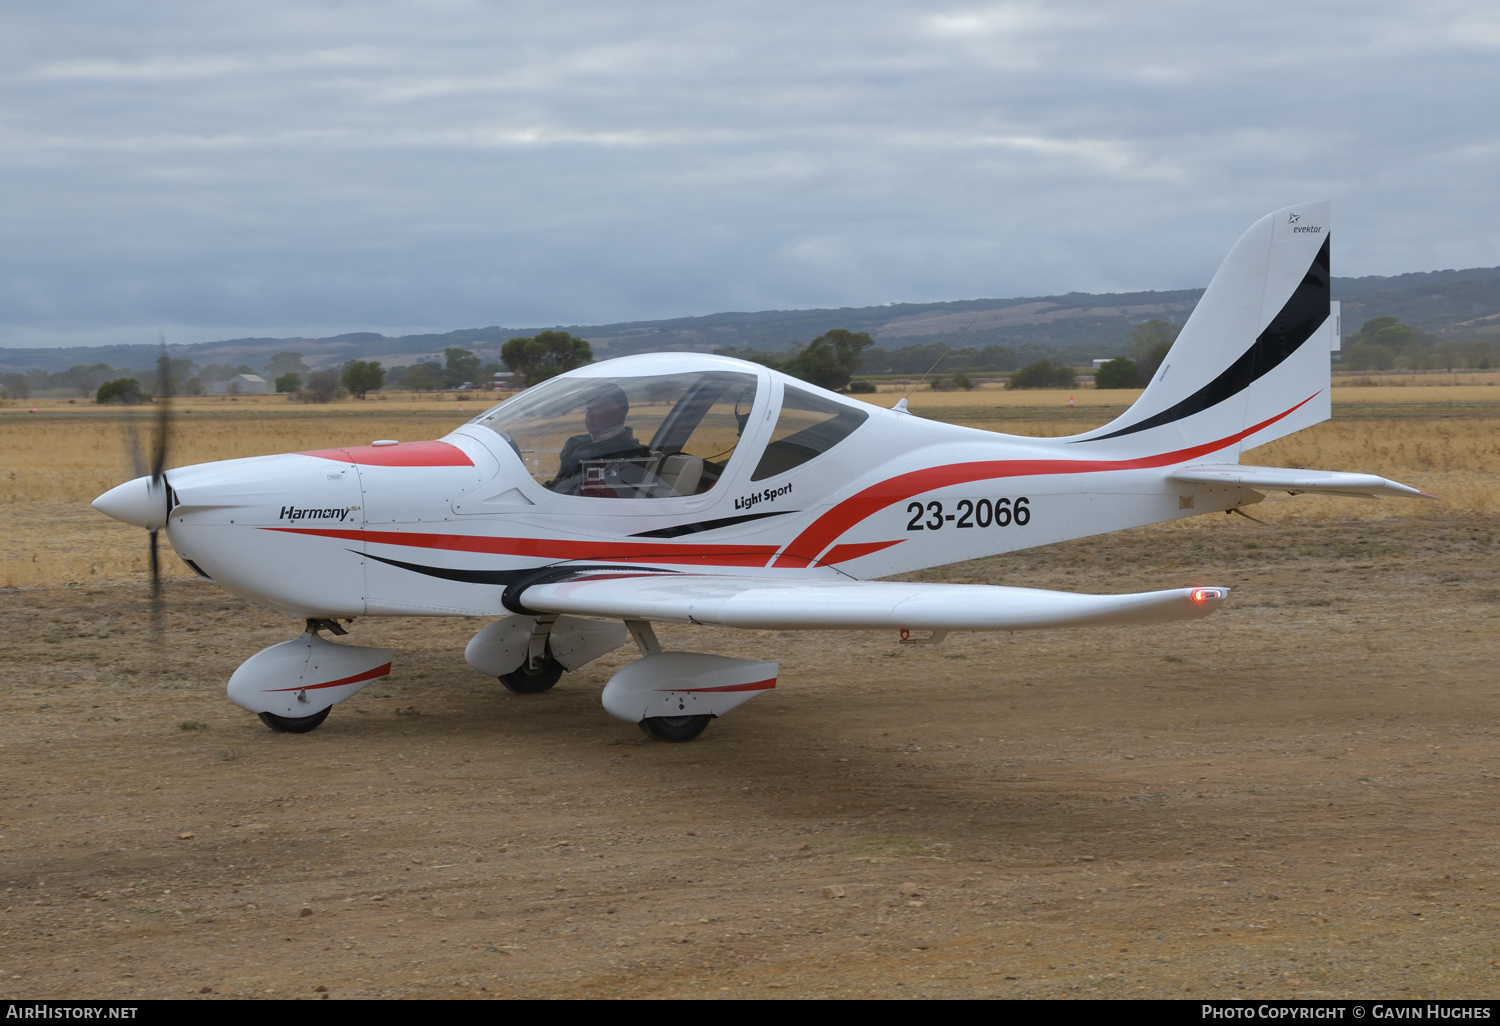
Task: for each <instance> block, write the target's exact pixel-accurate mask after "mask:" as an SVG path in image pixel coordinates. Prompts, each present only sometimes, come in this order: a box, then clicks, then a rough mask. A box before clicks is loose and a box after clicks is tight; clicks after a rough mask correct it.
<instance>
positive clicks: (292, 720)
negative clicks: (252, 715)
mask: <svg viewBox="0 0 1500 1026" xmlns="http://www.w3.org/2000/svg"><path fill="white" fill-rule="evenodd" d="M332 708H333V706H331V705H330V706H329V707H328V708H327V709H324V710H322V711H321V712H315V713H313V714H312V715H311V716H277V715H276V714H275V713H268V712H263V713H261V714H260V722H262V723H264V724H265V725H266V726H268V727H270V728H271V729H272V730H274V731H276V733H278V734H306V733H307V732H308V731H310V730H317V729H318V727H319V726H320V725H321V724H322V722H323V721H324V720H326V719H328V713H329V710H331V709H332Z"/></svg>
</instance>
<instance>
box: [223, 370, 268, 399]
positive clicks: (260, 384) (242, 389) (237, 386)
mask: <svg viewBox="0 0 1500 1026" xmlns="http://www.w3.org/2000/svg"><path fill="white" fill-rule="evenodd" d="M212 391H213V392H214V394H216V395H269V394H270V393H271V383H270V382H269V381H267V380H266V379H265V378H263V377H261V376H260V375H259V374H236V375H235V376H234V377H232V378H230V379H229V380H228V381H219V382H215V384H214V385H213V388H212Z"/></svg>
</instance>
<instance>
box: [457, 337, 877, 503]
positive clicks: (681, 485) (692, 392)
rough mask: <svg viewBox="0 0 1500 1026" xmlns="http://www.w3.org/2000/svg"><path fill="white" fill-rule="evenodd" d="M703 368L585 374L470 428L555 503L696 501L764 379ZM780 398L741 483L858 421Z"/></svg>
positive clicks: (790, 389)
mask: <svg viewBox="0 0 1500 1026" xmlns="http://www.w3.org/2000/svg"><path fill="white" fill-rule="evenodd" d="M632 359H633V360H646V359H649V358H647V357H635V358H632ZM620 362H621V363H622V364H623V363H625V361H623V360H622V361H620ZM653 362H655V361H653ZM715 362H716V363H718V364H719V366H717V367H715V368H714V369H699V370H687V371H679V372H676V373H665V374H636V375H631V374H617V375H612V376H606V375H601V374H599V373H598V371H599V370H600V369H602V368H599V367H594V368H590V371H593V373H581V374H580V373H575V374H568V375H563V376H560V377H556V378H552V379H551V380H548V381H544V382H542V383H541V384H539V385H536V386H535V387H533V388H530V389H527V390H526V391H525V392H522V393H521V394H520V395H517V396H514V397H513V398H511V399H509V400H507V401H506V402H503V403H501V404H500V405H499V406H496V407H494V408H493V409H491V410H487V411H486V412H485V413H482V414H480V415H479V416H478V417H476V418H475V419H474V420H473V421H471V422H470V423H472V424H476V425H479V426H483V427H486V428H489V429H490V430H492V431H494V432H495V433H497V434H498V435H499V436H500V437H501V438H502V439H504V440H505V441H506V442H507V443H508V444H509V445H510V447H511V448H512V449H513V450H515V453H516V455H517V456H518V457H520V459H521V462H522V463H523V464H524V465H525V467H526V469H527V471H528V472H529V473H530V474H531V476H532V477H533V478H535V479H536V481H537V482H538V483H539V484H541V485H542V486H543V487H546V488H549V489H551V490H552V491H554V492H558V493H559V494H565V495H580V496H586V497H593V498H623V499H651V498H658V499H659V498H668V497H672V496H687V495H700V494H702V493H704V492H707V491H709V490H710V489H712V488H713V487H714V485H715V484H717V483H718V481H719V479H720V478H721V477H722V476H723V475H724V474H725V472H726V470H727V469H728V467H729V464H730V460H731V458H732V457H733V456H734V454H735V452H736V450H737V449H738V447H739V446H740V443H741V441H742V439H743V437H744V436H745V435H746V433H747V431H749V433H750V434H752V435H755V434H760V433H761V432H757V431H753V430H750V420H751V417H750V415H751V412H752V410H753V409H754V408H755V405H756V398H757V396H758V394H759V393H760V391H761V383H762V376H763V375H764V373H765V372H763V371H759V370H758V369H754V368H747V369H745V370H737V369H731V368H733V367H734V366H735V365H734V364H732V363H729V361H715ZM726 364H727V365H728V366H725V365H726ZM655 365H656V366H657V367H660V366H661V364H660V363H659V362H658V363H656V364H655ZM739 366H745V365H743V364H740V365H739ZM621 369H622V370H623V369H624V368H623V367H622V368H621ZM773 383H774V382H773ZM780 391H781V392H782V401H781V412H780V416H779V417H778V419H777V422H776V425H775V427H774V428H773V430H772V432H771V434H770V436H769V437H766V438H763V439H762V440H761V441H759V442H758V443H757V445H758V447H760V451H759V452H757V453H755V454H753V455H754V457H755V462H754V464H753V466H754V470H753V471H752V472H751V474H750V479H751V480H752V481H761V480H764V479H766V478H769V477H773V476H776V475H779V474H783V473H786V472H787V471H789V470H791V469H793V468H795V467H798V466H800V465H802V464H803V463H806V462H809V461H810V460H813V459H816V458H817V457H818V456H821V455H822V454H823V453H825V452H827V451H828V450H829V449H831V448H832V447H833V446H835V445H837V444H838V443H839V442H841V441H843V439H844V438H846V437H848V435H849V434H850V433H852V432H853V431H854V430H855V429H856V428H858V427H859V426H860V425H861V424H863V423H864V422H865V420H866V419H867V418H868V416H869V414H868V412H866V411H865V410H864V409H862V408H861V404H858V403H847V402H839V401H836V400H833V399H831V398H825V397H823V396H821V395H818V394H816V393H814V392H812V391H808V390H806V389H802V388H798V387H797V386H795V385H793V384H791V383H790V382H787V383H786V384H784V385H783V386H782V388H781V389H780ZM773 398H774V396H773Z"/></svg>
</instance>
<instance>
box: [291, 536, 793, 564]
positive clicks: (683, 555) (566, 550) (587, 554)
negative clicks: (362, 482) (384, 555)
mask: <svg viewBox="0 0 1500 1026" xmlns="http://www.w3.org/2000/svg"><path fill="white" fill-rule="evenodd" d="M265 530H267V531H282V532H285V533H287V534H306V535H314V536H316V537H320V538H343V539H345V540H348V541H363V542H368V543H371V544H376V545H404V546H408V547H410V548H417V549H445V550H448V551H452V552H483V553H486V554H489V555H496V556H530V557H532V558H534V559H587V560H604V559H608V560H615V561H617V562H622V563H630V562H642V563H686V564H691V565H694V566H703V565H706V566H765V565H766V561H767V560H769V559H770V558H771V556H772V555H774V554H775V552H776V548H777V547H776V546H775V545H673V544H671V543H663V542H617V541H598V542H590V541H569V540H565V539H557V538H485V537H479V536H474V535H454V534H424V533H418V532H414V531H413V532H407V531H348V530H339V529H335V528H319V527H268V528H265Z"/></svg>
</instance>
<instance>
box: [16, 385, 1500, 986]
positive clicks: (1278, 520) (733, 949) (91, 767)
mask: <svg viewBox="0 0 1500 1026" xmlns="http://www.w3.org/2000/svg"><path fill="white" fill-rule="evenodd" d="M1472 387H1473V388H1474V389H1476V394H1468V393H1467V392H1466V391H1465V390H1464V389H1463V388H1461V387H1457V386H1455V387H1452V388H1450V389H1449V390H1448V392H1447V394H1448V395H1450V396H1452V397H1453V398H1452V399H1451V401H1450V400H1449V399H1435V400H1410V399H1409V398H1402V399H1396V400H1391V401H1384V399H1383V397H1384V396H1387V395H1394V394H1397V393H1402V394H1403V395H1405V396H1407V397H1409V396H1410V395H1412V394H1413V393H1415V392H1416V390H1415V389H1411V388H1407V389H1401V388H1381V389H1372V390H1371V391H1379V392H1381V393H1382V398H1381V399H1376V400H1370V399H1367V398H1365V397H1363V396H1361V397H1360V398H1358V400H1357V401H1353V402H1345V401H1343V397H1342V396H1341V394H1340V392H1341V391H1342V390H1336V391H1335V400H1336V412H1335V417H1334V419H1333V420H1332V421H1330V422H1328V423H1327V424H1323V425H1320V426H1318V427H1317V428H1314V429H1311V430H1308V431H1305V432H1302V433H1300V434H1298V435H1295V436H1292V437H1291V438H1288V439H1284V440H1281V441H1278V442H1276V443H1274V444H1272V445H1270V446H1266V447H1265V449H1264V451H1260V452H1255V453H1252V454H1250V455H1249V456H1248V457H1247V460H1246V462H1252V461H1257V462H1262V463H1266V464H1272V465H1281V464H1290V465H1308V466H1317V467H1327V468H1333V469H1348V470H1361V471H1371V472H1375V473H1380V474H1385V475H1387V476H1391V477H1394V478H1396V479H1397V480H1401V481H1404V482H1406V483H1409V484H1414V485H1418V486H1421V487H1424V488H1427V489H1428V490H1429V491H1434V492H1436V493H1438V494H1440V495H1443V496H1444V498H1445V500H1446V501H1444V502H1441V503H1437V502H1424V503H1416V502H1394V501H1383V502H1357V501H1353V500H1347V501H1342V502H1340V501H1338V500H1333V499H1326V500H1314V499H1310V498H1308V497H1298V498H1289V497H1282V498H1280V499H1268V500H1267V501H1266V502H1265V503H1262V504H1260V505H1259V506H1257V507H1255V508H1253V509H1251V510H1250V512H1251V513H1252V514H1254V515H1255V516H1257V517H1259V518H1260V519H1261V520H1263V521H1264V523H1262V524H1257V523H1253V522H1251V521H1247V520H1245V519H1242V518H1239V517H1225V516H1217V517H1199V518H1195V519H1193V520H1188V521H1183V522H1181V523H1179V524H1175V525H1170V526H1163V527H1158V528H1148V529H1142V530H1138V531H1128V532H1122V533H1120V534H1117V535H1111V536H1107V537H1103V538H1097V539H1085V540H1082V541H1078V542H1070V543H1065V544H1060V545H1053V546H1048V547H1045V548H1042V549H1037V550H1032V551H1028V552H1022V553H1016V554H1013V555H1011V556H1007V557H998V558H995V559H989V560H982V561H978V562H974V563H969V564H963V565H960V566H956V567H949V568H943V569H941V570H936V571H932V572H929V573H925V574H923V575H920V576H922V577H924V578H927V579H933V580H972V581H987V582H995V583H1007V584H1016V585H1024V586H1034V587H1051V588H1061V589H1073V590H1100V591H1113V590H1121V591H1124V590H1135V589H1144V588H1161V587H1173V586H1180V585H1188V584H1197V583H1212V584H1224V585H1228V586H1230V587H1232V588H1233V589H1234V592H1233V595H1232V596H1231V599H1230V601H1229V603H1228V604H1227V606H1226V608H1225V609H1224V610H1223V611H1221V612H1220V613H1218V614H1217V615H1215V616H1214V617H1212V618H1210V619H1208V620H1205V621H1202V622H1200V623H1193V624H1184V625H1171V626H1163V627H1157V628H1149V629H1137V630H1128V629H1097V630H1085V631H1070V632H1044V633H1037V634H1029V635H1027V634H1023V635H1017V636H1014V637H1011V636H988V635H971V636H955V637H952V638H950V639H949V640H948V641H947V642H945V643H944V644H943V645H940V646H930V647H901V646H898V645H897V644H895V640H894V639H893V638H891V637H887V636H883V635H867V634H797V633H790V632H788V633H773V632H729V631H706V630H698V631H694V630H691V629H686V628H682V629H669V630H664V631H662V636H663V640H664V641H665V642H666V644H667V646H668V647H669V648H685V649H689V650H700V651H713V652H720V653H723V654H728V655H739V656H744V657H753V658H766V659H775V660H779V661H780V662H781V664H782V669H781V680H780V683H779V686H778V687H777V689H776V690H775V691H774V692H772V693H770V694H768V695H766V696H763V697H761V698H759V699H757V700H756V701H754V702H751V703H750V704H748V705H747V706H745V707H744V708H743V709H742V710H739V711H737V712H736V713H735V714H734V715H733V716H731V717H726V718H725V719H724V720H723V721H720V722H717V723H715V724H714V725H713V726H712V727H710V729H709V730H708V732H707V733H706V734H705V735H704V737H703V738H701V739H700V740H699V741H697V742H694V743H692V744H689V745H661V744H654V743H648V742H647V741H645V739H644V738H642V737H641V736H640V734H639V733H638V732H637V731H635V730H634V729H633V728H631V727H629V726H628V725H625V724H620V723H618V722H615V721H613V720H611V719H610V718H609V717H608V716H607V714H605V713H604V712H603V710H602V709H601V708H600V707H599V691H600V689H601V688H602V687H603V685H604V683H605V681H606V680H608V678H609V676H610V675H611V674H612V673H613V672H614V671H615V670H617V669H618V668H619V667H620V666H621V665H623V664H624V663H625V662H626V661H627V660H628V659H630V658H633V657H632V656H631V654H630V653H628V652H625V651H623V650H622V651H620V652H616V653H613V654H612V655H610V656H608V657H606V658H604V659H602V660H600V661H599V662H597V663H595V664H592V665H590V666H588V667H586V668H584V669H583V670H582V671H580V672H579V673H576V674H571V675H569V676H567V677H565V678H564V680H563V681H562V683H561V684H559V685H558V687H557V688H556V689H554V690H553V691H551V692H548V693H546V694H544V695H538V696H518V695H512V694H509V693H507V692H505V691H503V690H502V689H500V688H499V686H498V685H497V684H496V683H495V682H494V681H491V680H488V679H486V678H482V677H479V676H477V675H476V674H474V673H473V672H472V671H471V670H469V669H468V668H467V666H465V665H464V663H463V659H462V651H463V646H464V644H465V642H466V641H467V640H468V638H469V637H470V636H471V635H472V634H473V632H474V631H475V630H477V629H478V627H479V626H480V625H479V624H477V623H474V622H472V621H464V620H449V619H423V620H420V621H400V620H389V621H360V622H358V623H357V624H356V625H355V627H354V637H353V639H352V640H354V641H356V642H357V643H360V644H374V645H389V646H391V647H393V648H395V649H396V650H397V655H396V662H395V671H394V672H393V674H392V675H391V676H390V677H389V678H386V679H385V680H382V681H380V682H379V683H378V684H377V685H376V686H372V687H371V688H369V689H368V690H367V691H366V692H364V693H362V694H361V695H359V696H357V697H356V698H355V699H353V700H351V701H350V702H348V703H346V704H345V705H342V706H340V707H339V708H337V709H336V710H335V712H334V715H333V716H332V717H331V718H330V720H329V721H328V723H327V724H325V725H324V726H323V727H321V728H320V729H319V730H318V731H316V732H314V733H312V734H309V735H305V736H288V735H277V734H272V733H271V732H269V731H267V730H265V728H263V727H262V726H261V725H260V724H259V723H258V722H257V721H256V720H255V719H254V718H253V717H250V716H249V715H248V714H245V713H243V712H242V711H241V710H239V709H237V708H235V707H233V706H232V705H230V704H229V703H228V701H227V700H226V699H225V698H224V693H223V686H224V682H225V681H226V680H227V679H228V677H229V675H230V673H232V672H233V670H234V668H235V666H236V665H238V664H239V662H240V661H242V660H243V659H244V658H245V657H247V656H248V655H250V654H251V653H253V652H255V651H256V650H258V649H259V648H261V647H263V646H265V645H269V644H273V643H275V642H278V641H283V640H286V639H287V638H289V637H291V636H292V635H293V634H294V633H295V632H296V631H297V630H298V629H299V626H298V625H295V624H290V623H288V622H286V621H285V620H284V619H282V618H280V617H278V616H276V615H274V614H271V613H269V612H267V611H264V610H260V609H257V608H255V607H253V606H251V605H249V604H247V603H244V602H242V601H239V600H237V599H233V598H230V597H228V596H226V595H224V594H223V593H222V592H219V591H218V590H217V589H215V588H214V587H213V586H212V585H208V584H205V583H203V582H201V581H198V580H195V579H182V580H174V581H172V582H171V583H170V584H169V587H168V588H167V617H166V630H165V633H164V638H165V643H164V645H163V646H162V647H161V648H160V649H157V648H155V647H153V644H152V635H151V632H150V629H149V626H148V623H149V621H148V618H147V616H146V609H145V603H144V598H145V591H144V587H143V572H144V551H145V540H144V533H143V532H140V531H138V530H134V529H131V528H127V527H124V526H122V525H117V524H114V523H112V522H110V521H108V520H107V519H106V518H104V517H102V516H100V515H98V514H95V513H93V511H92V510H90V509H88V507H87V502H88V501H89V500H90V499H92V498H93V497H94V495H96V494H98V493H99V492H100V491H103V490H104V489H105V488H107V487H109V486H110V485H112V484H115V483H117V482H118V481H119V480H120V479H122V477H123V476H124V474H125V472H124V471H123V469H122V468H123V466H124V464H125V462H126V460H125V455H124V451H123V446H122V443H121V440H120V433H119V425H118V423H117V422H116V421H117V419H118V413H113V414H101V413H99V412H98V411H80V410H76V409H75V410H55V411H46V410H43V411H40V412H38V413H37V414H35V415H32V414H29V413H23V412H19V411H17V410H15V408H14V407H12V408H10V409H8V410H4V411H0V453H3V457H4V462H3V478H0V486H3V489H4V490H3V491H0V502H3V504H4V509H5V512H6V524H7V526H6V535H5V536H6V545H5V567H4V573H5V576H4V579H3V585H4V586H3V587H0V642H3V644H0V718H3V721H4V723H5V729H4V732H3V734H0V765H3V766H4V767H5V774H4V777H3V779H0V909H4V912H5V917H4V920H3V922H0V979H4V980H5V981H6V982H7V984H8V987H7V991H8V993H9V994H11V995H12V996H16V997H28V998H30V997H58V998H61V997H80V996H98V997H119V998H128V997H168V998H173V997H189V996H202V997H209V998H212V997H253V996H274V997H299V998H307V999H317V998H321V997H324V996H332V997H335V998H341V997H407V996H410V997H445V996H462V997H487V996H494V997H526V996H533V997H563V996H600V997H605V996H619V997H633V996H660V997H670V996H692V997H703V998H713V997H730V996H758V997H778V996H795V997H815V996H845V997H853V996H872V997H901V996H910V997H943V996H954V997H959V996H966V997H974V996H990V995H997V996H1006V997H1062V996H1075V997H1094V996H1098V997H1124V996H1153V997H1169V996H1176V997H1193V998H1198V997H1203V996H1208V995H1212V996H1215V997H1244V998H1258V999H1263V998H1277V997H1292V996H1297V997H1474V998H1482V997H1490V996H1493V994H1494V993H1495V991H1496V988H1497V985H1500V941H1497V939H1496V938H1497V936H1500V869H1497V865H1500V822H1497V820H1496V817H1495V815H1494V809H1495V807H1496V804H1497V799H1500V772H1497V770H1496V768H1495V767H1496V766H1497V765H1500V736H1497V716H1500V694H1497V690H1496V687H1495V685H1494V677H1495V671H1494V665H1495V657H1496V652H1497V645H1500V573H1497V566H1496V558H1497V553H1500V510H1497V509H1496V499H1497V496H1496V494H1495V491H1494V489H1495V487H1496V486H1495V481H1496V473H1497V470H1500V399H1497V400H1488V399H1485V398H1484V396H1485V395H1486V394H1488V392H1491V391H1500V390H1495V389H1491V388H1489V386H1485V385H1477V386H1472ZM1478 390H1484V391H1478ZM1355 391H1362V390H1355ZM929 395H931V396H932V398H933V402H932V403H930V404H929V403H928V399H927V396H921V398H920V401H919V399H915V398H914V399H913V402H912V407H913V409H914V410H915V411H916V412H918V413H922V414H924V415H929V416H944V417H948V418H950V419H953V420H956V421H958V422H961V423H966V424H972V425H974V426H985V427H994V428H997V429H1002V430H1007V431H1019V432H1022V433H1037V434H1058V433H1065V432H1072V431H1077V430H1082V429H1083V428H1085V427H1088V426H1091V425H1093V424H1097V423H1100V422H1102V421H1103V420H1105V419H1107V418H1108V417H1109V416H1112V415H1113V412H1112V410H1111V408H1110V407H1109V406H1108V405H1103V406H1097V407H1087V408H1084V407H1077V406H1075V407H1074V408H1072V409H1069V408H1067V407H1065V406H1047V405H1043V400H1045V401H1046V402H1051V401H1052V400H1054V399H1056V398H1057V396H1056V394H1050V395H1047V396H1043V397H1038V396H1037V394H1036V393H1031V394H1030V395H1029V398H1030V401H1031V404H1032V405H1030V406H1027V405H1024V404H1022V405H1004V404H1005V403H1008V402H1009V400H1010V399H1011V398H1013V397H1012V396H1008V395H1006V394H1005V393H993V394H992V393H989V392H981V393H977V394H971V393H929ZM1023 395H1025V394H1024V393H1023ZM919 396H920V393H919ZM997 396H998V397H999V398H997V399H996V401H994V402H990V400H991V399H992V398H995V397H997ZM877 398H881V399H884V398H885V396H883V395H882V396H878V397H877ZM1081 398H1082V394H1080V395H1079V399H1080V400H1081ZM981 399H982V400H984V401H983V402H981V401H979V400H981ZM892 401H894V398H893V399H892ZM1063 401H1064V402H1065V401H1066V397H1065V396H1064V397H1063ZM944 404H948V405H944ZM394 405H395V404H393V403H387V404H384V405H377V404H374V403H366V404H353V403H348V404H340V405H337V406H335V407H332V408H329V409H324V410H316V411H307V410H305V409H295V408H293V409H291V410H288V408H287V407H285V406H284V405H283V406H281V407H273V406H271V405H270V404H266V406H265V407H264V408H263V409H254V410H250V409H246V408H244V406H243V405H242V406H240V407H239V408H234V409H233V410H232V412H231V411H230V410H225V409H203V408H195V410H194V413H192V414H190V415H187V414H185V415H184V422H183V426H184V429H183V431H182V432H181V433H180V434H181V437H182V444H181V447H180V448H179V450H178V451H177V453H176V454H175V455H174V462H177V463H185V462H195V461H199V460H204V459H213V458H226V457H231V456H240V455H249V454H253V453H259V452H268V451H285V450H296V449H305V448H318V447H326V446H330V445H339V444H362V443H366V442H368V441H370V440H372V439H374V438H380V437H391V438H402V439H414V438H423V437H436V436H439V435H441V434H442V433H444V432H445V431H446V430H448V429H449V428H450V427H451V426H452V425H453V424H455V423H457V422H459V421H460V420H461V419H463V418H465V417H467V416H468V415H469V414H470V413H472V412H473V411H472V410H466V411H465V412H464V413H462V414H460V413H458V412H457V410H456V409H454V408H453V407H452V405H451V404H450V405H449V406H448V407H447V408H446V409H444V408H442V406H441V404H434V405H436V406H438V409H435V410H427V409H423V408H421V406H420V404H415V403H414V404H411V405H412V406H413V407H415V408H413V409H410V410H407V409H401V410H399V411H397V410H396V409H393V407H394ZM1121 405H1122V406H1123V405H1124V404H1123V402H1122V403H1121ZM28 408H29V407H28ZM170 562H175V560H171V561H169V563H170Z"/></svg>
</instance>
